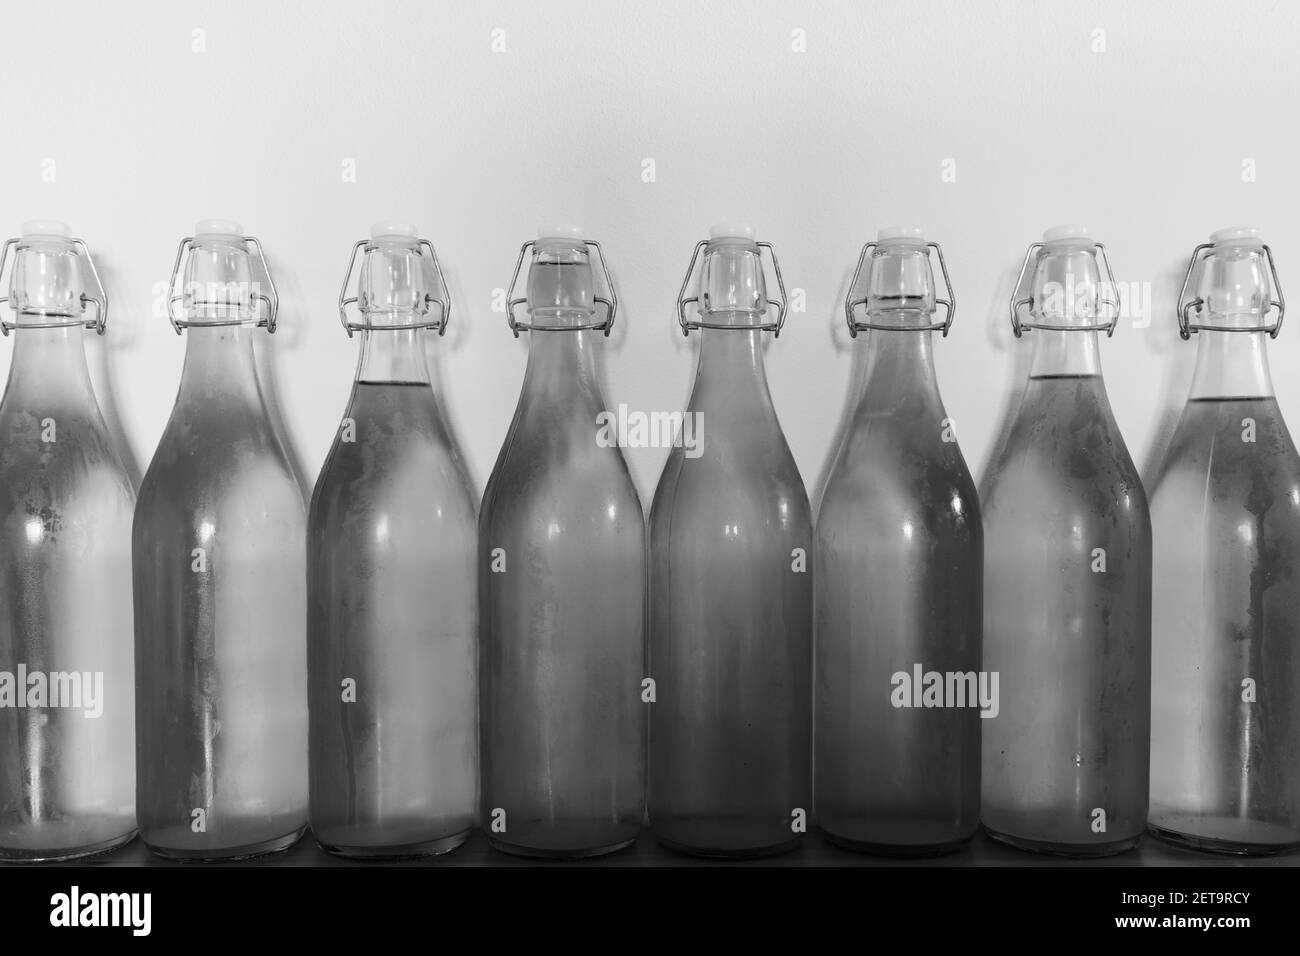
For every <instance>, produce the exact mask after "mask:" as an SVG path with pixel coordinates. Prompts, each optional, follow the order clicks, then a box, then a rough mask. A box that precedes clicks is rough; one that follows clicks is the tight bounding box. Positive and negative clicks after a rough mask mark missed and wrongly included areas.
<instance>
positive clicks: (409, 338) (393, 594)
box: [307, 222, 478, 857]
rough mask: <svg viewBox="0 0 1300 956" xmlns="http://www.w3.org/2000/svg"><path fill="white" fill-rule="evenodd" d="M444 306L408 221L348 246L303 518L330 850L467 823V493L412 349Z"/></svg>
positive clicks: (399, 843) (471, 693)
mask: <svg viewBox="0 0 1300 956" xmlns="http://www.w3.org/2000/svg"><path fill="white" fill-rule="evenodd" d="M358 256H360V265H359V266H357V259H358ZM354 268H355V271H356V273H357V283H356V285H357V290H356V294H355V295H350V294H349V293H350V291H351V288H350V287H351V284H352V282H351V278H352V274H353V272H354ZM349 305H355V306H356V308H357V312H358V315H357V317H353V314H352V312H351V311H350V310H349V309H348V308H347V307H348V306H349ZM450 317H451V299H450V295H449V293H448V290H447V285H446V282H445V281H444V280H443V278H442V269H441V267H440V266H439V264H438V258H437V255H436V253H435V252H434V248H433V245H432V244H431V243H430V242H429V241H428V240H425V239H420V238H419V234H418V233H417V232H416V230H415V227H414V226H411V225H408V224H406V223H399V222H381V223H377V224H376V225H375V226H374V228H373V229H372V230H371V233H370V238H369V240H364V239H363V240H361V241H360V242H358V243H357V244H356V245H355V246H354V247H353V250H352V260H351V261H350V262H349V264H348V271H347V275H346V277H345V278H344V282H343V291H342V292H341V293H340V294H339V318H340V321H341V322H342V324H343V327H344V328H345V329H346V330H347V333H348V335H349V336H351V335H352V334H353V333H357V334H358V335H359V336H360V339H361V341H360V357H359V361H358V364H357V373H356V381H355V383H354V384H353V387H352V397H351V399H350V401H349V403H348V407H347V410H346V411H345V412H344V414H343V420H342V422H341V423H340V425H339V430H338V433H337V435H336V437H335V440H334V447H333V448H332V449H331V450H330V453H329V456H328V457H327V458H326V460H325V464H324V466H323V467H322V468H321V473H320V477H319V478H318V479H317V481H316V490H315V492H314V494H313V495H312V501H311V511H310V518H309V521H308V535H309V538H308V540H309V545H310V547H309V555H310V557H309V562H308V567H309V578H308V590H307V597H308V609H309V628H308V642H309V654H308V672H309V675H310V681H309V688H310V700H311V827H312V833H313V835H314V836H315V837H316V839H317V841H319V842H320V844H321V845H322V846H323V847H325V848H326V849H327V850H330V851H333V852H335V853H338V854H340V855H344V856H355V857H401V856H427V855H433V854H437V853H443V852H446V851H448V850H451V849H454V848H455V847H457V846H459V845H460V844H461V843H462V842H463V841H464V840H465V837H466V836H467V835H468V833H469V831H470V829H472V827H473V823H474V810H475V797H476V795H477V787H478V763H477V758H478V728H477V726H476V720H477V699H476V683H475V667H476V659H475V648H476V638H475V627H476V625H477V600H476V595H475V580H474V556H475V544H476V542H475V534H474V523H475V511H474V505H475V502H474V498H473V495H472V493H471V491H470V487H469V481H468V478H467V475H466V473H465V468H464V464H463V462H462V461H461V458H460V453H459V451H458V449H457V447H456V443H455V440H454V436H453V435H452V434H451V432H450V430H449V426H448V425H447V424H446V419H445V417H444V416H443V414H442V412H441V409H440V408H439V407H438V400H437V397H436V395H435V393H434V389H433V385H432V377H431V370H430V367H429V363H428V361H427V360H426V355H425V346H426V342H427V340H428V339H429V338H430V337H431V333H434V332H436V333H437V335H439V336H440V335H442V333H443V332H445V331H446V328H447V323H448V321H449V319H450Z"/></svg>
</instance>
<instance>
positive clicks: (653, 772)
mask: <svg viewBox="0 0 1300 956" xmlns="http://www.w3.org/2000/svg"><path fill="white" fill-rule="evenodd" d="M764 251H766V252H767V253H768V254H769V255H771V253H772V247H771V245H770V244H769V243H765V242H756V241H755V240H754V233H753V230H752V229H750V228H749V227H747V226H735V225H722V226H716V227H714V228H713V230H712V231H711V233H710V237H709V239H707V240H704V241H701V242H700V243H699V244H697V245H696V247H695V255H694V256H693V257H692V260H691V265H690V267H689V268H688V270H687V276H686V279H685V280H684V282H683V284H682V291H681V293H680V295H679V297H678V322H679V324H680V325H681V328H682V332H683V334H689V333H690V332H693V331H694V332H698V333H699V338H700V356H699V365H698V368H697V372H696V377H695V385H694V388H693V389H692V392H691V397H690V401H689V403H688V404H687V407H686V411H685V413H684V416H685V417H684V419H683V426H682V430H681V438H682V440H681V441H679V442H677V443H676V444H675V445H674V446H673V447H672V448H671V449H670V450H669V453H668V462H667V464H666V465H665V466H664V471H663V474H662V476H661V477H660V479H659V486H658V488H657V490H656V492H655V498H654V504H653V507H652V509H651V514H650V677H651V678H652V680H653V682H654V692H655V697H654V702H653V703H652V704H651V705H650V824H651V826H652V828H653V830H654V833H655V836H656V837H657V838H658V840H659V841H660V842H661V843H663V844H664V845H666V846H668V847H670V848H674V849H677V850H681V851H684V852H688V853H694V854H700V855H705V856H718V857H748V856H762V855H765V854H771V853H777V852H781V851H783V850H788V849H791V848H793V847H794V846H796V845H797V844H798V842H799V839H800V837H801V836H802V834H803V833H804V832H805V831H806V829H807V824H808V817H809V810H810V807H809V797H810V789H811V779H810V777H811V750H812V747H811V742H812V741H811V738H812V727H811V724H812V705H811V699H810V697H811V664H812V660H811V659H812V569H811V560H810V555H809V549H811V547H812V517H811V514H810V507H809V503H808V496H807V493H806V492H805V490H804V484H803V480H802V478H801V477H800V475H799V469H798V467H797V466H796V464H795V460H794V456H793V455H792V454H791V453H790V447H789V445H788V444H787V443H786V440H785V435H784V434H783V433H782V431H781V425H780V422H779V421H778V420H777V416H776V411H775V409H774V408H773V405H772V397H771V394H770V393H769V390H768V383H767V373H766V369H765V366H764V357H763V348H764V343H763V337H764V335H765V333H768V332H770V333H772V335H773V337H775V336H777V335H779V334H780V332H781V329H782V327H783V326H784V322H785V313H786V300H785V293H784V288H783V287H782V282H781V273H780V270H779V267H778V266H777V264H776V260H775V258H774V257H773V259H772V269H773V273H774V275H775V278H776V280H777V285H778V288H781V292H780V296H779V298H777V299H772V298H769V293H768V287H767V279H766V277H765V275H764V269H763V260H762V254H763V252H764ZM697 262H698V263H699V278H698V283H699V285H698V292H695V293H694V294H688V293H690V292H691V291H692V279H693V276H694V274H695V265H696V263H697ZM774 313H775V314H774ZM688 428H689V429H690V430H691V431H690V439H691V440H690V442H689V447H688V443H687V441H686V437H687V429H688ZM688 451H689V454H688Z"/></svg>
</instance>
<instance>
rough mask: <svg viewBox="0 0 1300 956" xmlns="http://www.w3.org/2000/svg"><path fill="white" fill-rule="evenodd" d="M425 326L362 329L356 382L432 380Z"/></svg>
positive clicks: (423, 381) (407, 382)
mask: <svg viewBox="0 0 1300 956" xmlns="http://www.w3.org/2000/svg"><path fill="white" fill-rule="evenodd" d="M425 331H426V330H424V329H383V330H379V331H364V332H362V333H361V356H360V359H359V361H358V363H357V382H358V383H361V382H370V383H378V382H383V383H394V382H400V383H406V384H411V383H418V384H425V385H427V384H429V383H430V382H431V378H430V375H429V363H428V361H427V359H426V357H425V354H424V338H423V336H424V334H425Z"/></svg>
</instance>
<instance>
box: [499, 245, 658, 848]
mask: <svg viewBox="0 0 1300 956" xmlns="http://www.w3.org/2000/svg"><path fill="white" fill-rule="evenodd" d="M530 249H531V256H530V258H529V268H528V278H527V295H526V298H524V299H513V300H511V303H510V305H511V308H512V309H513V308H514V307H515V306H517V305H525V306H526V307H527V310H528V316H529V318H528V322H527V323H523V322H517V321H515V318H514V313H513V312H511V315H510V325H511V329H512V330H513V331H514V333H515V335H516V336H517V335H518V334H519V330H520V329H525V330H527V331H528V332H529V342H528V367H527V371H526V372H525V375H524V384H523V389H522V391H521V393H520V396H519V404H518V407H517V408H516V410H515V417H514V421H513V422H512V424H511V426H510V432H509V434H508V435H507V436H506V440H505V443H504V445H503V446H502V448H501V454H500V456H499V457H498V459H497V463H496V468H495V469H493V472H492V477H491V478H490V479H489V481H488V484H487V491H486V493H485V495H484V498H483V509H482V517H481V520H480V533H479V586H480V588H481V594H482V600H481V603H482V607H483V622H482V638H481V640H482V664H481V667H480V674H481V680H482V687H481V701H482V724H481V726H482V733H483V819H484V828H485V830H486V832H487V835H488V838H489V839H490V840H491V842H492V844H493V845H494V846H496V847H497V848H499V849H502V850H505V851H507V852H511V853H518V854H523V855H528V856H544V857H581V856H594V855H596V854H600V853H608V852H611V851H613V850H617V849H620V848H621V847H624V846H627V845H628V844H629V843H631V842H632V841H633V840H634V839H635V838H636V835H637V833H638V831H639V830H640V828H641V823H642V820H643V818H644V815H645V733H646V714H645V709H646V704H644V703H642V701H641V693H642V690H641V681H642V679H643V678H644V677H645V518H644V516H643V514H642V511H641V502H640V499H639V498H638V497H637V492H636V487H635V486H634V485H633V483H632V477H631V475H630V474H629V472H628V468H627V463H626V461H624V458H623V453H622V451H621V450H620V449H619V447H618V443H617V440H616V439H617V436H615V435H611V434H609V431H610V430H609V429H604V430H602V427H601V426H602V423H604V422H605V421H606V419H607V418H608V417H610V416H611V415H616V413H611V412H609V411H608V407H607V406H606V404H605V398H604V395H603V394H602V390H601V386H600V380H599V377H598V374H597V366H596V352H597V349H598V347H599V338H598V337H597V333H600V332H603V333H604V334H605V335H608V334H609V331H610V329H611V328H612V326H613V322H614V318H615V315H616V312H617V300H616V299H615V298H614V289H613V284H612V282H611V280H610V277H609V273H608V271H606V272H605V284H606V286H607V288H608V289H609V292H610V297H609V298H608V299H604V298H601V297H599V296H597V295H596V294H595V290H594V281H593V269H592V254H593V253H594V254H595V255H597V256H600V258H601V264H602V266H603V265H604V259H603V255H601V253H600V246H599V244H598V243H596V242H593V241H591V240H588V239H584V238H583V236H582V233H581V231H580V230H578V229H576V228H573V227H564V226H561V227H556V228H544V229H542V230H540V231H539V232H538V238H537V240H536V241H535V242H528V243H525V244H524V246H523V248H522V249H521V250H520V254H519V261H518V263H517V264H516V266H515V275H514V278H513V279H512V280H511V283H510V287H509V288H510V290H511V291H510V293H509V294H511V295H513V290H514V287H515V283H516V281H517V280H518V278H519V272H520V269H521V268H522V266H523V261H524V257H525V255H528V254H529V250H530ZM598 306H599V307H600V308H599V309H598V308H597V307H598ZM597 312H600V313H601V314H600V315H597ZM602 436H603V437H602Z"/></svg>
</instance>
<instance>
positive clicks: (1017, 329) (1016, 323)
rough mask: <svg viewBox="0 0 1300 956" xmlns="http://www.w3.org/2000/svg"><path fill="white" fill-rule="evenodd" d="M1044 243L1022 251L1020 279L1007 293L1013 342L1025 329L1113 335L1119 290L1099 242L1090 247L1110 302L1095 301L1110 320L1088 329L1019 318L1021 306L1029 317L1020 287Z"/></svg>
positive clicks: (1029, 298) (1031, 302) (1030, 301)
mask: <svg viewBox="0 0 1300 956" xmlns="http://www.w3.org/2000/svg"><path fill="white" fill-rule="evenodd" d="M1045 245H1046V243H1043V242H1031V243H1030V244H1029V248H1028V249H1027V250H1026V251H1025V261H1024V262H1023V263H1021V266H1020V275H1019V276H1018V277H1017V278H1016V284H1015V286H1014V287H1012V289H1011V330H1012V331H1013V332H1014V333H1015V335H1016V338H1020V336H1021V335H1023V334H1024V332H1025V330H1026V329H1044V330H1046V331H1051V332H1105V333H1106V338H1110V337H1111V336H1112V335H1114V334H1115V326H1116V325H1117V324H1118V322H1119V312H1120V302H1119V289H1118V287H1117V286H1116V285H1115V274H1114V273H1113V272H1111V270H1110V258H1109V257H1108V256H1107V255H1106V247H1105V246H1104V245H1102V244H1101V243H1100V242H1093V244H1092V247H1093V249H1095V250H1096V252H1097V258H1098V259H1100V260H1101V264H1102V266H1104V267H1105V269H1106V282H1107V284H1108V285H1109V286H1110V290H1111V293H1112V294H1113V296H1114V297H1113V298H1099V299H1098V300H1097V305H1098V306H1103V305H1105V306H1110V319H1109V320H1108V321H1105V322H1094V323H1093V324H1092V325H1048V324H1046V323H1044V322H1026V321H1024V320H1022V319H1021V318H1020V309H1021V308H1022V307H1023V306H1026V305H1027V306H1029V310H1030V315H1031V316H1032V315H1033V306H1034V297H1033V296H1032V295H1026V296H1018V293H1019V292H1020V289H1021V287H1022V286H1023V285H1024V283H1025V274H1026V273H1027V272H1028V271H1029V263H1030V262H1031V261H1033V259H1034V257H1035V253H1037V252H1040V251H1042V249H1043V247H1044V246H1045Z"/></svg>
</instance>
